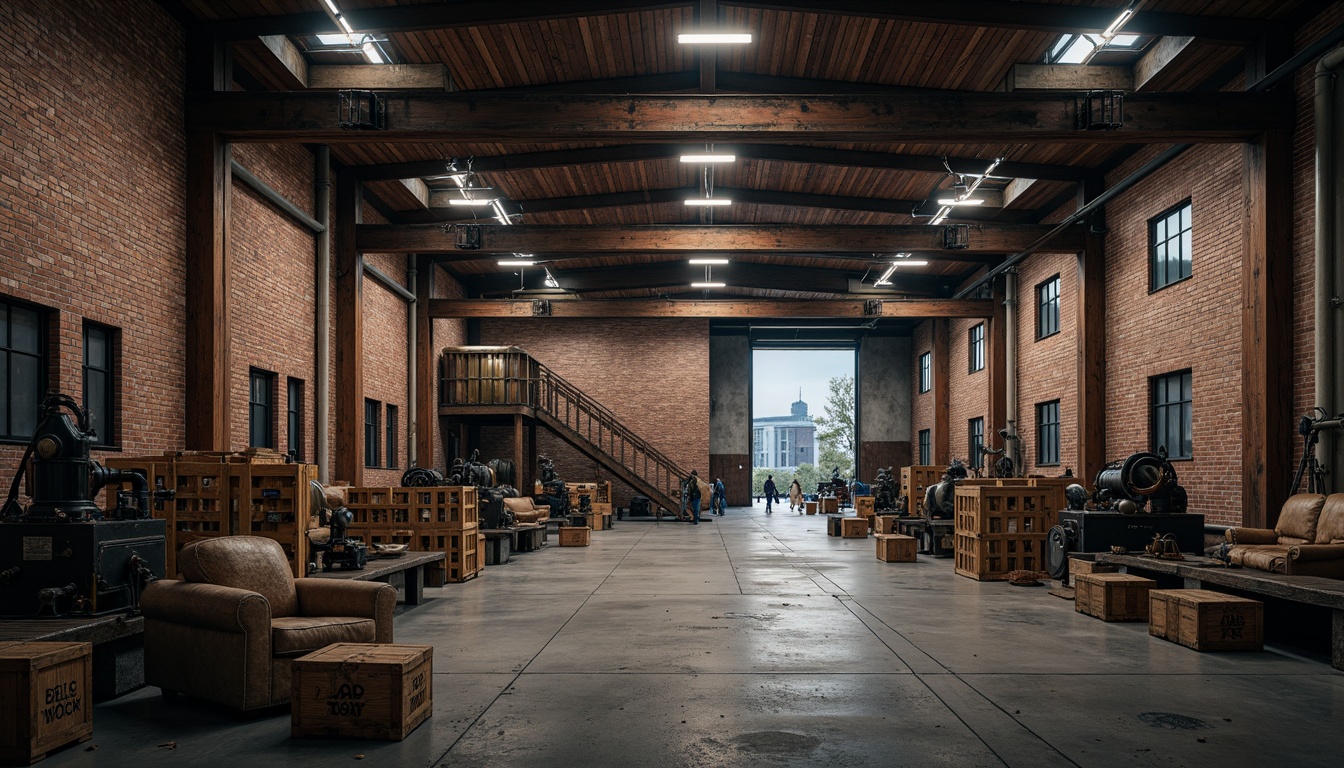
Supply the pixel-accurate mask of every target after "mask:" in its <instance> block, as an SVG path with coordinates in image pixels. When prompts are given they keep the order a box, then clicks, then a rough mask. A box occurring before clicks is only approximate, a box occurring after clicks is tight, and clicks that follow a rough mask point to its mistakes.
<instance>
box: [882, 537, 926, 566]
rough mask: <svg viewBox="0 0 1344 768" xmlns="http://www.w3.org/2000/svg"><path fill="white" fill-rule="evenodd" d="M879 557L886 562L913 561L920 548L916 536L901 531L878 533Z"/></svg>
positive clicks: (915, 559)
mask: <svg viewBox="0 0 1344 768" xmlns="http://www.w3.org/2000/svg"><path fill="white" fill-rule="evenodd" d="M876 538H877V559H878V560H881V561H882V562H884V563H913V562H916V561H917V559H918V558H917V557H916V553H917V551H918V549H919V547H918V545H917V542H916V541H915V537H914V536H903V535H901V534H899V533H879V534H877V537H876Z"/></svg>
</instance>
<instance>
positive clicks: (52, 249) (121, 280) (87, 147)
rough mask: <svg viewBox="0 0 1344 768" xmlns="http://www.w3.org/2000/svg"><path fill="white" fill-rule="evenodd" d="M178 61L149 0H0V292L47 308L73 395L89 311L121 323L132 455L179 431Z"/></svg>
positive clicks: (3, 458) (180, 55)
mask: <svg viewBox="0 0 1344 768" xmlns="http://www.w3.org/2000/svg"><path fill="white" fill-rule="evenodd" d="M93 19H96V20H97V23H92V22H91V20H93ZM183 62H184V41H183V35H182V31H181V30H180V29H179V28H178V26H177V24H176V22H174V21H173V20H172V19H171V17H169V15H168V14H167V13H165V12H164V11H163V10H162V9H160V8H159V7H158V6H157V5H156V4H155V3H153V2H148V0H139V1H136V0H108V1H106V2H102V1H100V2H92V1H91V0H69V2H60V3H53V2H49V1H48V0H10V1H9V2H5V3H3V4H0V72H4V73H5V74H4V76H3V77H0V201H2V202H0V295H4V296H8V297H11V298H16V299H21V300H24V301H29V302H32V303H35V304H39V305H41V306H44V307H47V308H49V309H50V310H52V312H51V322H50V323H49V332H50V336H49V341H50V345H49V349H50V352H51V359H52V365H51V366H50V370H49V371H48V385H49V386H50V387H52V388H55V389H59V390H61V391H64V392H66V393H67V394H70V395H73V396H75V397H76V399H81V400H82V398H83V383H82V374H81V365H82V362H83V342H82V333H83V323H84V320H85V319H88V320H92V321H96V322H99V323H104V324H106V325H110V326H113V327H115V328H119V329H120V331H121V343H120V350H121V351H120V367H121V370H122V372H123V385H122V386H121V387H120V390H119V392H118V398H119V407H118V409H117V415H118V416H119V419H120V422H121V428H120V429H119V432H120V445H121V448H122V451H123V452H124V453H127V454H133V453H141V452H147V451H152V452H157V451H161V450H165V449H170V448H177V447H180V446H181V445H182V443H183V440H184V437H185V428H184V425H183V419H182V407H183V400H184V391H185V381H186V379H185V372H184V367H183V366H184V356H185V336H184V334H183V322H184V309H183V300H182V296H183V294H184V292H185V286H186V283H185V280H186V277H185V268H184V266H183V259H182V254H183V250H184V248H185V239H186V234H185V233H186V225H185V214H184V210H183V206H182V197H183V193H184V189H185V182H184V157H185V140H184V136H183V134H182V122H183V113H182V101H183V93H184V87H185V86H184V74H183ZM22 451H23V448H22V446H14V445H5V446H0V486H3V487H5V488H7V487H8V484H9V482H10V480H11V478H12V477H13V473H14V469H15V467H16V465H17V464H18V461H19V457H20V455H21V454H22ZM107 455H116V454H108V453H105V452H101V451H99V452H95V456H97V457H100V458H102V457H105V456H107Z"/></svg>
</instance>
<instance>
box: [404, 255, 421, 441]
mask: <svg viewBox="0 0 1344 768" xmlns="http://www.w3.org/2000/svg"><path fill="white" fill-rule="evenodd" d="M415 258H416V257H415V254H410V255H409V256H407V257H406V286H407V288H408V289H409V291H410V294H411V296H412V300H411V302H410V303H409V304H407V305H406V403H407V405H406V438H407V443H406V466H407V467H416V466H419V463H418V461H417V459H418V458H419V456H418V455H417V451H416V444H417V443H418V442H419V434H418V432H419V430H420V420H419V418H418V417H419V415H420V414H419V411H418V410H417V409H416V406H417V405H419V403H417V402H416V397H415V389H416V383H417V382H416V377H417V375H418V374H419V367H418V363H419V358H420V356H419V355H418V354H416V352H417V350H416V347H417V343H416V341H417V333H416V330H417V329H416V322H415V321H416V317H415V316H416V302H415V299H414V296H415V294H416V285H415V284H416V280H417V279H418V278H419V275H418V274H417V273H416V268H415Z"/></svg>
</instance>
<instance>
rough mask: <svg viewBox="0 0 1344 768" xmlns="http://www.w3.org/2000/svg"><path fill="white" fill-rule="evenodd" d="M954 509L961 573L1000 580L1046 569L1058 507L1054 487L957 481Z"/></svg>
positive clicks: (955, 535) (974, 577)
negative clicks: (1049, 534) (1047, 539)
mask: <svg viewBox="0 0 1344 768" xmlns="http://www.w3.org/2000/svg"><path fill="white" fill-rule="evenodd" d="M954 509H955V516H954V521H953V531H954V537H953V538H954V544H953V552H954V556H955V568H956V572H957V573H958V574H960V575H962V576H966V577H969V578H972V579H976V580H978V581H1000V580H1004V579H1007V578H1008V574H1009V573H1011V572H1012V571H1018V570H1026V571H1043V570H1045V560H1044V551H1045V535H1046V532H1047V531H1049V530H1050V526H1052V525H1054V520H1055V514H1056V512H1057V511H1058V510H1057V507H1056V506H1055V505H1054V503H1053V492H1052V491H1051V490H1050V489H1048V488H1028V487H1023V486H994V485H969V486H962V485H958V486H957V492H956V499H955V504H954Z"/></svg>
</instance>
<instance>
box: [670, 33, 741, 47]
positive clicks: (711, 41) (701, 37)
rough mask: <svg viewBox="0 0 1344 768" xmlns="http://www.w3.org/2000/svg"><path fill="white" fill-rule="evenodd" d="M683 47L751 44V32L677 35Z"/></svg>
mask: <svg viewBox="0 0 1344 768" xmlns="http://www.w3.org/2000/svg"><path fill="white" fill-rule="evenodd" d="M677 42H678V43H681V44H682V45H716V44H718V43H750V42H751V33H750V32H683V33H681V34H679V35H677Z"/></svg>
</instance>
